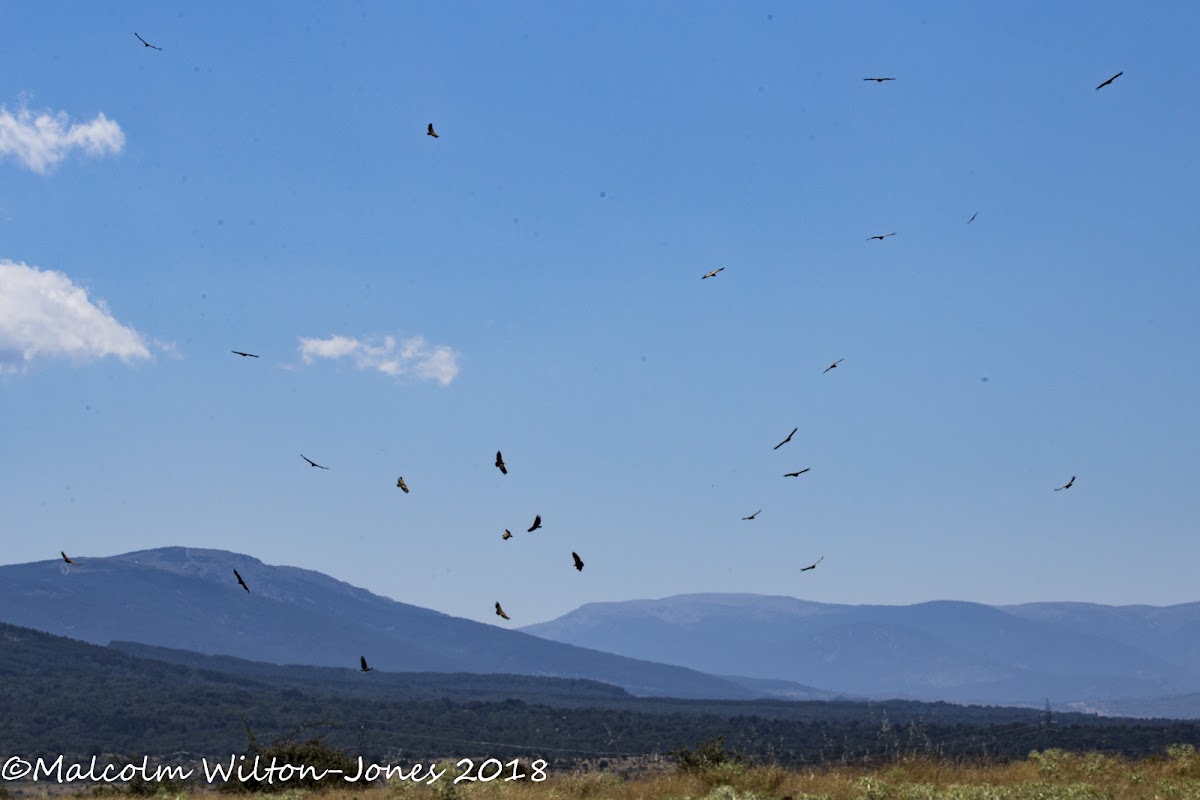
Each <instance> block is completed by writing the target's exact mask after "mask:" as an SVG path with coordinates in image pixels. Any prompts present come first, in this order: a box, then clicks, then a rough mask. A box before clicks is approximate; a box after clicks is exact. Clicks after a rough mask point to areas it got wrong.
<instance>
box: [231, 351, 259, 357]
mask: <svg viewBox="0 0 1200 800" xmlns="http://www.w3.org/2000/svg"><path fill="white" fill-rule="evenodd" d="M229 352H231V353H233V354H234V355H235V356H242V357H244V358H258V356H256V355H254V353H243V352H242V351H241V350H230V351H229Z"/></svg>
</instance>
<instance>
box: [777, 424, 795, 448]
mask: <svg viewBox="0 0 1200 800" xmlns="http://www.w3.org/2000/svg"><path fill="white" fill-rule="evenodd" d="M798 430H800V429H799V428H792V432H791V433H789V434H788V435H787V438H786V439H784V440H783V441H782V442H780V443H779V444H777V445H775V446H774V447H772V448H771V449H772V450H778V449H779V448H781V447H783V446H784V445H785V444H787V443H788V442H790V441H791V440H792V436H793V435H795V433H796V431H798Z"/></svg>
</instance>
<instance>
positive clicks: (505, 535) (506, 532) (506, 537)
mask: <svg viewBox="0 0 1200 800" xmlns="http://www.w3.org/2000/svg"><path fill="white" fill-rule="evenodd" d="M500 538H501V539H503V540H504V541H506V542H507V541H508V540H509V539H511V538H512V531H510V530H509V529H508V528H505V529H504V533H502V534H500Z"/></svg>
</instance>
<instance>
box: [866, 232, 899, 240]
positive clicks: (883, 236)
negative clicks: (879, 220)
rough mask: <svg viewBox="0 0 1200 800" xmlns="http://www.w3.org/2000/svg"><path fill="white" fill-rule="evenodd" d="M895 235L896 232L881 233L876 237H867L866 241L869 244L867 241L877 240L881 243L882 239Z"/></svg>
mask: <svg viewBox="0 0 1200 800" xmlns="http://www.w3.org/2000/svg"><path fill="white" fill-rule="evenodd" d="M895 235H896V232H895V231H892V232H891V233H881V234H879V235H878V236H868V237H867V241H868V242H869V241H871V240H872V239H878V240H879V241H881V242H882V241H883V240H884V239H886V238H887V237H889V236H895Z"/></svg>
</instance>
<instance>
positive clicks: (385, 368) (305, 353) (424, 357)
mask: <svg viewBox="0 0 1200 800" xmlns="http://www.w3.org/2000/svg"><path fill="white" fill-rule="evenodd" d="M300 355H301V356H302V357H303V358H304V363H306V364H311V363H313V361H315V360H316V359H318V358H346V357H349V358H353V359H354V364H355V366H357V367H358V368H359V369H374V370H378V371H379V372H382V373H383V374H384V375H397V376H398V375H409V376H412V377H414V378H419V379H420V380H429V381H437V382H438V383H440V384H441V385H442V386H446V385H447V384H449V383H450V381H452V380H454V378H455V376H457V375H458V353H456V352H454V350H453V349H451V348H449V347H447V346H445V345H440V344H439V345H429V344H426V342H425V339H424V337H422V336H414V337H412V338H411V339H405V340H404V341H403V342H401V343H400V346H399V348H397V347H396V338H395V337H394V336H385V337H384V339H383V342H382V343H378V342H376V341H372V340H360V339H355V338H353V337H350V336H330V337H329V338H328V339H304V338H301V339H300Z"/></svg>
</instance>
